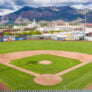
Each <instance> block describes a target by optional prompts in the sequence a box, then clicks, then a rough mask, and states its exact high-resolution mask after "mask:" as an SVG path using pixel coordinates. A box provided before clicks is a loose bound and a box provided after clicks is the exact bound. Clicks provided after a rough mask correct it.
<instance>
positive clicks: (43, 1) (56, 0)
mask: <svg viewBox="0 0 92 92" xmlns="http://www.w3.org/2000/svg"><path fill="white" fill-rule="evenodd" d="M90 3H92V0H0V7H5V8H11V9H12V8H16V7H22V6H38V7H39V6H45V5H46V6H49V5H54V6H55V5H57V6H58V5H59V6H60V5H61V6H62V5H75V4H83V5H84V4H90Z"/></svg>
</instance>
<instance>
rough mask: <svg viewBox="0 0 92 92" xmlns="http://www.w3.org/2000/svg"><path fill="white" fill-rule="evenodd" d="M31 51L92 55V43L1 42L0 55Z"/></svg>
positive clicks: (48, 41)
mask: <svg viewBox="0 0 92 92" xmlns="http://www.w3.org/2000/svg"><path fill="white" fill-rule="evenodd" d="M29 50H64V51H74V52H82V53H87V54H92V42H80V41H75V42H74V41H71V42H67V41H65V42H62V41H50V40H27V41H15V42H0V54H2V53H9V52H16V51H29Z"/></svg>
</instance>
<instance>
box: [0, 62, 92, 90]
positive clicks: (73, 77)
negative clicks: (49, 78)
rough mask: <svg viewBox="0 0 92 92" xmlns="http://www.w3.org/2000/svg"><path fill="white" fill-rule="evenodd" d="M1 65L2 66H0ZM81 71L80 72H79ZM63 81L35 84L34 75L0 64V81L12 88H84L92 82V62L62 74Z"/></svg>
mask: <svg viewBox="0 0 92 92" xmlns="http://www.w3.org/2000/svg"><path fill="white" fill-rule="evenodd" d="M1 67H2V68H1ZM80 71H81V72H80ZM62 78H63V81H62V82H61V83H59V84H57V85H54V86H43V85H39V84H36V83H35V82H34V81H33V79H34V76H32V75H29V74H26V73H23V72H20V71H18V70H15V69H12V68H9V67H7V66H4V65H2V64H0V81H2V82H3V83H5V84H6V85H8V87H10V88H11V89H13V90H15V89H16V90H18V89H22V90H26V89H27V90H28V89H31V90H32V89H84V88H85V87H86V86H87V85H88V84H89V83H91V82H92V63H90V64H87V65H85V66H83V67H80V68H78V69H76V70H73V71H71V72H69V73H67V74H65V75H63V76H62Z"/></svg>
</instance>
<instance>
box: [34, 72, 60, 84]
mask: <svg viewBox="0 0 92 92" xmlns="http://www.w3.org/2000/svg"><path fill="white" fill-rule="evenodd" d="M34 81H35V82H36V83H38V84H40V85H56V84H58V83H60V82H61V81H62V78H61V77H60V76H57V75H52V74H44V75H39V76H36V77H35V79H34Z"/></svg>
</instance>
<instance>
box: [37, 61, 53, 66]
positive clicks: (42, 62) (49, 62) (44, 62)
mask: <svg viewBox="0 0 92 92" xmlns="http://www.w3.org/2000/svg"><path fill="white" fill-rule="evenodd" d="M39 64H44V65H45V64H46V65H48V64H52V62H51V61H48V60H43V61H40V62H39Z"/></svg>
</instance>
